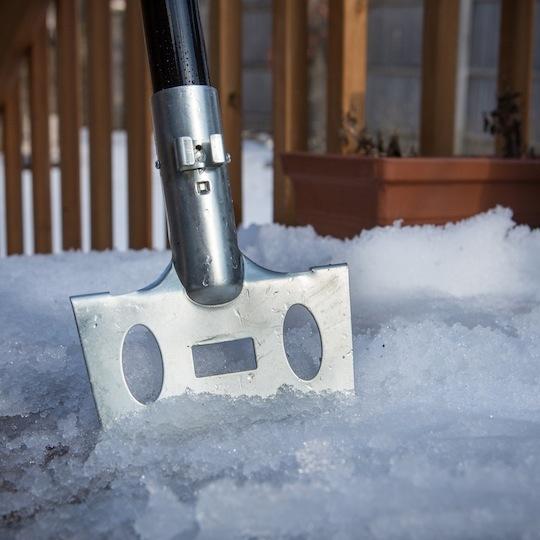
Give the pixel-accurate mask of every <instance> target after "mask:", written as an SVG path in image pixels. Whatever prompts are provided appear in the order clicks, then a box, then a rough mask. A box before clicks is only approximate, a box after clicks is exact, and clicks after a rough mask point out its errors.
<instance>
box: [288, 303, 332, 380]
mask: <svg viewBox="0 0 540 540" xmlns="http://www.w3.org/2000/svg"><path fill="white" fill-rule="evenodd" d="M283 347H284V348H285V354H286V355H287V361H288V362H289V365H290V366H291V369H292V370H293V371H294V373H295V375H296V376H297V377H298V378H300V379H303V380H304V381H309V380H311V379H313V377H315V375H317V373H318V372H319V369H320V368H321V361H322V341H321V333H320V331H319V326H318V325H317V321H316V320H315V317H313V315H312V314H311V311H309V309H308V308H307V307H306V306H303V305H302V304H294V305H292V306H291V307H290V308H289V310H288V311H287V315H285V320H284V321H283Z"/></svg>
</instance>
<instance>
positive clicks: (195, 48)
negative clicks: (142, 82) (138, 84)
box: [141, 0, 210, 92]
mask: <svg viewBox="0 0 540 540" xmlns="http://www.w3.org/2000/svg"><path fill="white" fill-rule="evenodd" d="M141 4H142V12H143V20H144V30H145V35H146V48H147V51H148V59H149V62H150V71H151V73H152V85H153V88H154V92H159V91H160V90H164V89H165V88H172V87H175V86H188V85H210V77H209V75H208V63H207V60H206V49H205V46H204V36H203V32H202V27H201V20H200V15H199V3H198V0H141Z"/></svg>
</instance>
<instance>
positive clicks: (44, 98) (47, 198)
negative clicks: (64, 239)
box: [30, 20, 52, 253]
mask: <svg viewBox="0 0 540 540" xmlns="http://www.w3.org/2000/svg"><path fill="white" fill-rule="evenodd" d="M48 46H49V35H48V31H47V27H46V24H45V20H43V21H42V25H41V27H40V28H39V29H38V31H37V32H36V33H35V36H34V40H33V43H32V47H31V48H30V121H31V126H32V131H31V133H32V194H33V201H34V251H35V253H50V252H51V251H52V239H51V188H50V173H51V162H50V147H49V57H48V56H49V55H48Z"/></svg>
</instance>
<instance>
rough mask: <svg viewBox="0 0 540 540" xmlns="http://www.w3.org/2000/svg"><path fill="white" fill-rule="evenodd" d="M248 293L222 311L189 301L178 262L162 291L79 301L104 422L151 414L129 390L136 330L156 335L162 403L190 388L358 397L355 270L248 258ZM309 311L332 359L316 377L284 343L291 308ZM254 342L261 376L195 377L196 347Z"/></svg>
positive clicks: (158, 287) (75, 300) (160, 284)
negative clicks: (298, 369) (125, 361)
mask: <svg viewBox="0 0 540 540" xmlns="http://www.w3.org/2000/svg"><path fill="white" fill-rule="evenodd" d="M244 264H245V282H244V286H243V289H242V292H241V293H240V295H239V296H238V297H237V298H236V299H234V300H233V301H231V302H229V303H227V304H224V305H219V306H203V305H199V304H196V303H194V302H193V301H192V300H190V299H189V297H188V296H187V294H186V292H185V290H184V288H183V287H182V284H181V283H180V281H179V279H178V277H177V275H176V272H175V271H174V269H173V268H172V266H171V265H169V267H168V268H167V269H166V270H165V272H164V273H163V275H162V276H161V277H160V278H159V279H158V280H157V281H156V282H155V283H153V284H152V285H150V286H148V287H146V288H144V289H141V290H139V291H136V292H132V293H128V294H124V295H111V294H109V293H101V294H91V295H85V296H74V297H72V298H71V303H72V306H73V311H74V313H75V318H76V320H77V326H78V330H79V336H80V339H81V343H82V347H83V351H84V357H85V361H86V366H87V369H88V374H89V376H90V382H91V385H92V391H93V394H94V398H95V402H96V406H97V408H98V413H99V416H100V418H101V421H102V424H103V425H104V426H105V427H106V426H109V425H110V424H111V423H112V422H114V421H115V419H117V418H119V417H120V416H123V415H125V414H129V413H132V412H135V411H137V410H140V409H142V408H144V406H145V405H143V404H141V403H139V402H138V401H137V400H136V399H135V398H134V397H133V396H132V394H131V392H130V391H129V388H128V386H127V384H126V380H125V377H124V373H123V368H122V346H123V342H124V338H125V336H126V334H127V332H128V331H129V330H130V328H132V327H133V326H135V325H144V326H146V327H147V328H148V329H149V330H150V331H151V332H152V333H153V334H154V336H155V338H156V340H157V342H158V344H159V347H160V350H161V355H162V361H163V386H162V389H161V393H160V395H159V397H158V399H162V398H165V397H169V396H177V395H180V394H183V393H185V392H186V391H188V390H190V391H193V392H197V393H211V394H225V395H230V396H240V395H248V396H254V395H256V396H269V395H272V394H274V393H275V392H276V391H277V390H278V389H279V388H280V387H281V386H283V385H289V386H291V387H293V388H295V389H298V390H301V391H306V392H309V391H314V392H322V391H341V392H348V391H353V390H354V373H353V353H352V332H351V313H350V300H349V279H348V269H347V266H346V265H344V264H343V265H334V266H324V267H316V268H312V269H311V270H310V271H308V272H304V273H296V274H282V273H277V272H272V271H269V270H267V269H264V268H262V267H260V266H258V265H256V264H255V263H253V262H252V261H250V260H249V259H247V258H246V257H244ZM295 304H301V305H303V306H305V307H306V308H308V309H309V311H310V312H311V314H312V315H313V317H314V318H315V320H316V322H317V325H318V327H319V331H320V336H321V342H322V361H321V366H320V369H319V371H318V373H317V374H316V375H315V377H314V378H313V379H311V380H303V379H300V378H299V377H297V376H296V374H295V373H294V371H293V370H292V369H291V367H290V365H289V362H288V360H287V356H286V353H285V349H284V345H283V322H284V319H285V315H286V314H287V311H288V310H289V308H290V307H291V306H293V305H295ZM241 338H252V339H253V343H254V346H255V354H256V360H257V369H256V370H251V371H244V372H239V373H226V374H220V375H213V376H207V377H197V376H196V375H195V370H194V363H193V358H192V347H193V346H196V345H201V344H210V343H218V342H224V341H228V340H236V339H241Z"/></svg>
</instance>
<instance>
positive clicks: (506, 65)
mask: <svg viewBox="0 0 540 540" xmlns="http://www.w3.org/2000/svg"><path fill="white" fill-rule="evenodd" d="M534 4H535V2H534V0H517V1H516V0H502V3H501V27H500V38H499V74H498V85H497V91H498V93H499V95H500V94H503V93H505V92H518V93H519V94H520V99H519V103H520V106H521V117H522V125H521V140H522V143H523V150H524V151H526V150H527V148H528V146H529V138H530V129H529V127H530V115H531V94H532V78H533V46H534V41H533V39H534V35H533V29H534ZM496 147H497V152H498V153H501V152H502V148H503V143H502V140H501V139H500V137H498V139H497V143H496Z"/></svg>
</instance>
